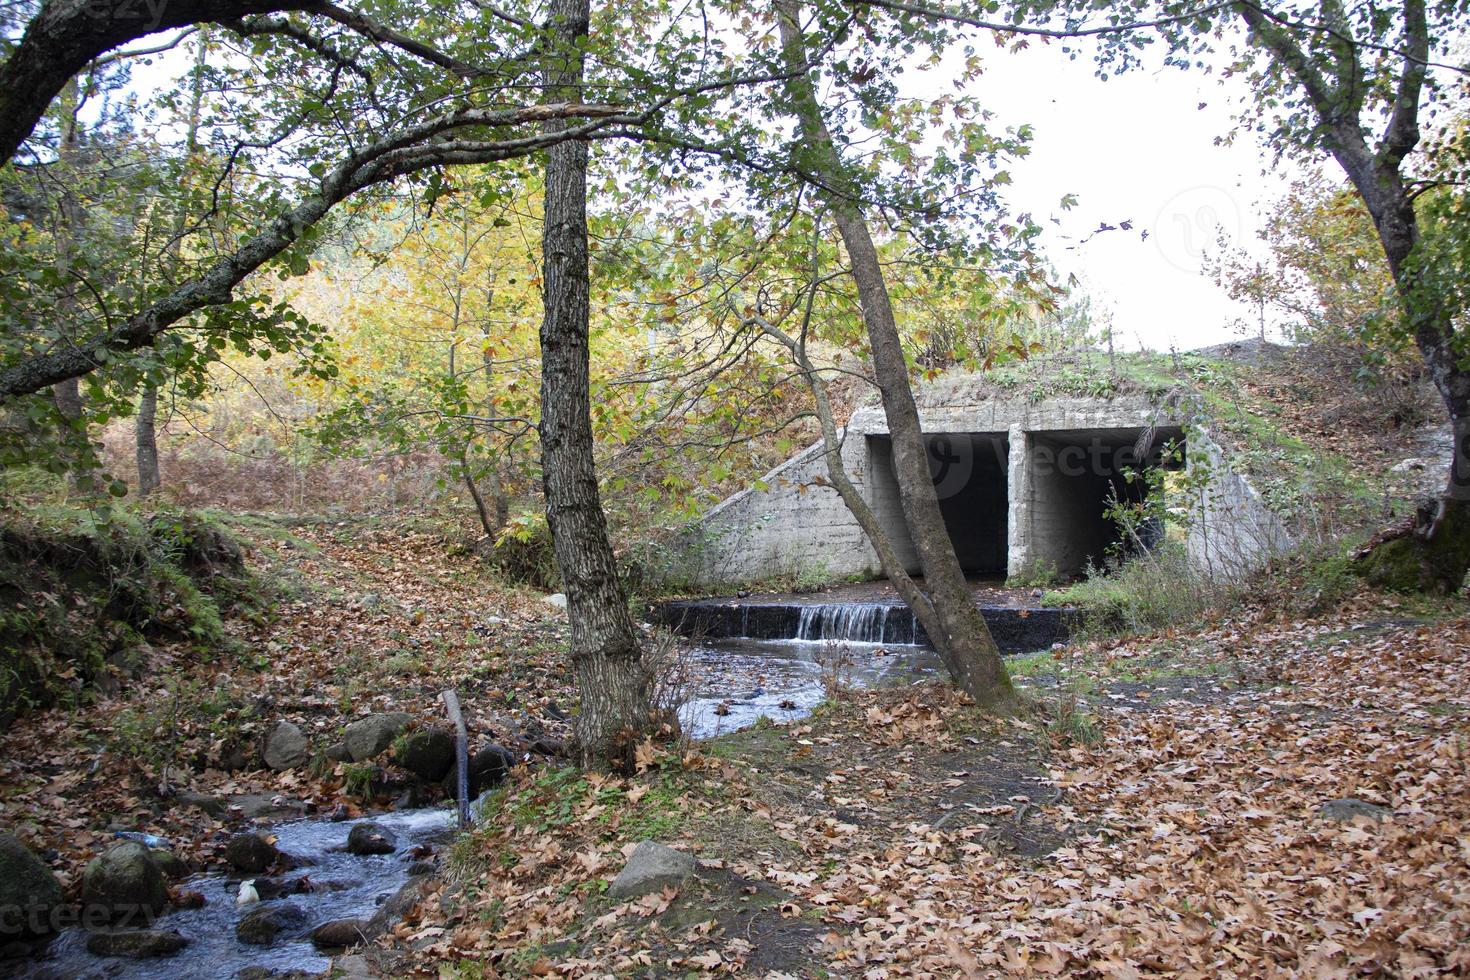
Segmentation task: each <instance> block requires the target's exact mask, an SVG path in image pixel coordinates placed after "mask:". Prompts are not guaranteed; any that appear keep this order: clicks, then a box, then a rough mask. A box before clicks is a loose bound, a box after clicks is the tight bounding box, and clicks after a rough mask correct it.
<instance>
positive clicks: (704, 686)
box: [679, 640, 940, 739]
mask: <svg viewBox="0 0 1470 980" xmlns="http://www.w3.org/2000/svg"><path fill="white" fill-rule="evenodd" d="M686 658H687V665H688V668H689V673H690V680H691V682H692V683H691V689H692V690H693V691H694V693H695V695H696V696H695V697H694V698H693V699H691V700H689V701H687V702H686V703H685V704H684V706H683V707H682V708H681V709H680V711H679V722H680V725H681V726H682V728H683V730H684V732H685V734H687V735H689V736H690V737H691V738H696V739H703V738H713V737H714V736H716V735H721V734H724V733H726V732H733V731H737V730H739V729H741V728H746V727H749V726H750V725H753V724H755V722H756V721H757V720H758V719H759V718H761V717H762V716H764V717H766V718H769V719H771V720H772V721H775V722H787V721H794V720H796V719H798V718H803V717H805V716H806V715H809V714H811V711H812V709H813V708H815V707H816V706H817V705H819V704H821V703H822V701H824V700H826V698H827V696H828V689H827V688H828V685H829V684H834V683H835V684H841V685H844V686H848V687H884V686H893V685H899V684H907V683H912V682H913V681H915V680H917V679H919V678H922V677H927V676H932V675H933V674H934V673H935V672H936V671H937V670H939V669H940V663H939V660H938V655H937V654H936V653H935V652H934V651H933V650H932V649H930V648H928V647H914V646H899V647H897V648H896V649H894V650H891V651H890V650H887V649H885V648H882V647H878V646H875V645H873V644H871V643H862V644H851V643H843V642H838V641H826V642H820V641H802V640H766V641H761V640H723V641H720V642H718V643H710V644H704V645H701V646H698V647H694V648H691V649H690V650H688V651H687V652H686Z"/></svg>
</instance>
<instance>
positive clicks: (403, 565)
mask: <svg viewBox="0 0 1470 980" xmlns="http://www.w3.org/2000/svg"><path fill="white" fill-rule="evenodd" d="M245 530H246V532H247V534H248V535H249V536H250V537H251V538H252V539H253V541H254V545H255V554H254V556H253V558H252V561H253V562H254V563H255V564H257V565H259V566H261V567H264V568H266V569H269V570H270V574H271V576H272V577H273V579H274V581H275V583H276V585H277V587H279V588H281V589H282V590H283V593H284V595H285V598H284V599H283V600H282V601H281V602H280V603H279V605H278V607H277V609H276V611H275V613H274V615H273V617H272V618H271V619H270V620H269V621H268V622H264V623H255V624H251V623H243V622H235V623H231V624H229V628H230V630H231V632H232V634H233V635H234V637H235V639H236V640H238V641H239V642H238V647H239V651H243V652H237V653H236V654H232V655H230V656H229V657H224V656H222V657H221V658H220V660H219V661H218V662H213V663H198V662H196V661H193V660H186V659H185V658H184V655H183V654H182V653H181V652H179V651H174V650H171V649H168V648H159V649H156V650H155V651H154V654H153V655H154V664H153V667H154V672H153V673H152V674H151V675H149V677H148V679H147V680H146V681H137V682H134V683H133V684H132V685H131V686H128V687H125V688H124V689H123V690H122V691H121V692H120V693H119V694H118V695H117V696H115V697H112V698H109V699H104V700H102V701H100V702H99V703H97V704H96V705H93V706H91V707H89V708H87V709H85V710H82V711H69V710H65V709H53V710H51V711H48V712H42V713H38V714H34V715H31V716H29V717H26V718H23V719H21V720H20V721H19V722H17V724H16V725H15V726H14V727H13V728H12V729H11V730H10V731H8V732H7V733H5V734H4V735H3V737H0V738H3V741H0V823H3V824H5V825H7V826H11V827H14V828H15V829H16V831H17V833H18V834H19V835H20V836H22V837H23V838H24V839H26V840H27V841H28V842H29V843H31V844H32V845H33V846H35V847H36V848H37V850H38V851H41V852H43V853H45V854H46V856H47V858H48V860H49V863H51V865H52V866H53V868H55V869H56V870H58V871H60V872H62V873H63V874H64V875H65V876H66V878H67V880H68V881H69V882H71V883H72V884H73V885H74V884H75V882H76V880H77V878H78V876H79V867H80V865H81V863H82V862H83V861H85V860H86V859H88V858H89V857H91V856H93V855H95V854H96V853H97V852H98V851H99V850H100V849H102V848H103V847H105V846H106V844H107V843H109V842H110V841H111V837H112V831H113V830H114V829H117V828H126V829H133V830H145V831H150V832H153V833H158V834H160V835H162V836H166V837H169V838H170V839H171V840H172V841H173V842H174V844H175V848H176V850H177V851H179V852H180V854H181V856H183V857H185V858H186V859H187V860H189V861H190V862H192V863H193V864H194V866H196V867H199V868H203V867H206V866H209V865H211V864H212V863H214V862H215V861H216V860H217V850H218V848H219V847H220V845H221V844H222V842H223V840H224V839H225V838H226V836H227V833H228V831H229V829H230V828H232V827H233V826H236V825H238V822H239V819H240V813H239V812H238V811H237V812H231V811H229V810H225V811H224V812H222V813H219V814H218V815H217V816H205V815H204V814H203V813H201V811H200V810H199V809H198V808H197V807H196V806H194V805H187V803H186V798H185V796H184V794H185V793H193V794H200V795H201V796H204V797H208V798H210V799H213V800H219V801H223V802H225V803H226V804H230V803H233V804H234V805H236V806H238V807H241V808H242V809H248V810H249V811H250V812H254V813H260V814H261V815H262V818H263V819H270V818H271V815H272V814H273V813H274V814H279V815H282V816H284V815H288V814H292V813H300V812H314V811H315V812H325V811H327V810H329V809H331V808H332V807H335V806H336V805H338V804H339V803H342V802H347V803H349V805H351V806H352V807H353V808H354V809H357V808H368V807H373V806H381V805H383V804H385V803H386V802H387V801H388V799H390V798H391V793H392V791H393V787H392V785H391V780H389V781H388V783H387V784H385V785H384V786H382V787H380V790H379V794H380V795H379V796H378V797H377V798H376V799H375V800H363V799H361V798H358V797H353V796H351V795H350V794H349V793H348V787H347V785H346V778H345V777H346V775H347V774H346V773H344V771H343V767H342V766H341V765H337V766H335V767H334V766H331V765H316V766H314V767H312V768H311V769H310V770H292V771H288V772H283V773H277V772H272V771H270V770H267V769H260V768H231V764H230V758H229V757H230V756H231V754H232V753H233V754H238V752H239V750H240V748H241V746H244V745H248V744H251V743H252V742H253V741H255V740H258V739H259V738H260V737H261V736H263V734H264V733H265V731H267V730H268V728H269V726H270V725H271V724H274V723H275V722H276V721H277V720H278V719H281V718H286V719H290V720H293V721H295V722H296V723H298V724H299V725H301V726H302V728H303V729H304V730H305V731H306V732H307V733H308V734H309V736H310V737H311V738H312V740H313V742H314V743H316V744H323V743H325V742H326V741H328V740H330V739H331V737H332V734H333V733H334V732H336V731H337V730H338V729H339V728H340V726H341V725H342V724H344V723H345V722H347V721H349V720H351V719H352V718H353V717H355V716H357V715H359V714H361V713H363V712H366V711H383V710H404V711H409V712H411V713H413V714H414V715H415V716H416V717H418V718H423V719H432V718H435V717H438V716H440V715H441V714H442V712H441V710H440V709H439V707H438V705H437V704H436V703H435V699H436V698H437V696H438V693H439V691H440V690H442V689H444V688H446V687H451V686H452V687H456V688H457V689H458V690H459V691H460V694H461V697H462V698H463V700H464V701H465V704H466V707H467V709H468V712H469V716H470V717H469V719H468V720H469V723H470V727H471V728H472V730H474V732H475V733H476V734H477V735H480V736H483V737H488V738H494V739H497V740H501V741H503V742H506V743H508V744H512V745H515V746H516V747H517V748H518V749H524V750H530V749H533V748H534V747H535V746H537V745H538V744H539V745H541V746H542V747H543V748H546V749H547V751H546V753H545V757H543V758H539V759H538V761H537V763H536V764H535V765H528V766H523V767H521V768H519V769H517V770H516V771H515V772H514V773H513V775H512V777H511V778H510V779H509V780H508V781H507V783H506V784H505V786H504V787H503V788H502V790H501V791H499V792H498V793H497V794H496V796H494V797H493V798H492V799H491V801H490V803H489V805H487V807H486V808H485V810H486V821H485V823H484V825H483V826H482V827H481V828H480V829H479V830H477V831H476V832H475V833H474V834H472V835H469V836H467V837H465V838H463V839H462V840H461V841H459V842H458V843H457V844H455V845H454V846H453V847H452V848H451V849H449V850H448V852H447V853H446V854H445V855H444V856H443V863H442V866H441V875H442V876H441V878H440V880H439V881H438V882H437V883H436V884H435V885H433V886H432V887H431V888H429V889H428V890H426V892H425V895H424V900H423V901H421V902H420V904H419V906H418V908H417V910H416V911H415V912H414V913H413V914H411V915H410V917H409V918H408V919H407V920H406V921H405V922H404V923H403V924H402V925H400V926H399V927H398V928H397V929H396V930H395V931H394V932H393V933H392V934H391V935H390V936H389V937H387V938H385V939H384V940H382V941H381V943H382V945H383V946H384V948H382V949H381V950H379V951H378V952H377V953H375V954H374V956H375V957H376V960H375V961H376V962H377V963H378V964H379V965H380V969H381V970H382V971H383V972H384V973H385V974H387V975H395V976H398V975H410V974H420V973H421V974H423V975H429V976H447V977H454V976H463V977H480V976H501V975H604V974H619V975H647V974H655V975H671V974H685V973H688V972H694V971H708V972H715V971H723V972H729V973H744V974H748V975H757V976H765V975H789V976H804V977H805V976H828V975H840V976H864V977H883V976H897V975H933V976H950V975H955V974H956V973H961V972H969V973H994V974H1004V973H1018V972H1019V973H1038V974H1056V975H1091V974H1096V975H1117V976H1134V975H1144V974H1155V973H1172V974H1178V975H1182V976H1201V977H1203V976H1211V977H1214V976H1232V975H1233V976H1260V975H1268V974H1273V973H1285V972H1298V973H1306V974H1310V975H1321V976H1331V975H1343V976H1347V975H1359V974H1364V973H1386V974H1391V975H1404V976H1418V975H1430V974H1436V973H1453V972H1470V843H1467V842H1470V741H1467V740H1470V619H1467V618H1466V610H1465V606H1464V604H1463V603H1462V602H1460V601H1459V600H1453V601H1443V602H1441V603H1439V604H1438V605H1434V604H1425V603H1414V604H1406V603H1405V602H1403V601H1402V600H1397V599H1393V598H1390V597H1385V596H1379V595H1374V594H1366V593H1364V594H1359V595H1358V596H1356V597H1354V598H1352V599H1350V600H1348V601H1347V602H1345V603H1342V604H1339V605H1337V606H1336V607H1334V608H1333V610H1332V611H1331V612H1328V613H1321V614H1317V615H1314V616H1306V617H1292V616H1286V615H1283V614H1280V613H1276V612H1272V611H1270V610H1269V608H1267V607H1268V606H1270V605H1273V604H1271V603H1263V604H1262V608H1259V609H1246V610H1244V611H1240V612H1238V613H1237V614H1236V615H1235V616H1234V617H1233V618H1232V619H1230V620H1227V621H1224V622H1220V623H1216V624H1213V625H1210V626H1207V627H1200V628H1197V629H1193V630H1189V631H1183V630H1181V631H1174V632H1170V633H1165V634H1160V635H1157V636H1150V637H1142V638H1133V639H1129V640H1127V641H1096V642H1092V643H1087V644H1081V645H1078V646H1074V647H1072V648H1069V649H1068V650H1064V651H1057V652H1055V653H1047V654H1041V655H1036V656H1033V657H1030V658H1023V659H1018V660H1015V661H1013V668H1014V671H1015V673H1016V674H1017V679H1018V681H1019V683H1020V684H1021V685H1022V686H1023V687H1024V689H1025V691H1026V706H1025V707H1024V708H1023V710H1022V711H1020V712H1018V713H1017V715H1016V716H1014V717H1011V718H1007V719H995V718H988V717H985V716H982V715H981V714H980V713H978V712H977V711H976V710H975V709H974V708H973V707H970V706H968V705H967V704H965V703H963V701H962V700H961V699H958V698H956V697H955V696H953V695H952V694H951V693H949V692H948V690H947V689H946V688H945V687H943V686H941V685H937V684H930V685H925V686H921V687H915V688H907V689H903V690H888V691H853V690H847V689H843V688H840V687H836V688H834V690H833V691H832V696H831V698H830V699H829V701H828V702H827V703H826V704H824V705H823V706H822V707H821V708H820V709H819V710H818V711H817V713H816V714H815V715H814V716H812V717H811V718H809V719H806V720H804V721H802V722H798V723H794V724H791V725H787V726H784V727H778V726H775V725H766V724H761V725H758V726H756V727H755V728H752V729H747V730H745V731H743V732H738V733H735V734H733V735H727V736H724V737H722V738H720V739H717V740H713V741H709V742H702V743H696V744H684V745H676V746H665V747H654V746H649V747H648V748H647V749H646V750H645V751H644V752H643V753H641V756H640V761H641V763H642V766H641V768H642V771H640V772H639V773H638V774H637V775H635V776H631V777H628V778H626V779H620V778H611V777H607V778H604V777H597V776H587V775H584V774H581V773H579V772H577V771H576V770H573V769H570V768H563V767H561V766H559V765H558V764H557V763H556V761H555V760H554V759H553V758H551V757H550V755H551V751H550V750H551V749H553V748H554V746H555V743H556V742H557V741H558V740H559V739H560V738H562V737H563V736H564V735H565V732H566V723H565V721H564V719H563V717H562V716H563V715H564V712H563V711H562V710H561V709H562V708H563V707H566V708H570V707H571V706H572V705H573V703H574V694H573V691H572V688H571V684H570V680H571V679H570V677H569V675H568V673H567V669H566V664H565V662H564V657H563V655H562V652H561V651H562V650H563V645H564V642H565V632H566V627H565V622H564V619H563V614H562V613H560V611H558V610H556V609H554V608H553V607H551V606H549V605H547V604H546V603H545V602H544V601H543V600H542V597H541V596H540V595H539V594H537V593H534V592H531V591H528V590H520V589H514V588H508V587H506V586H504V585H503V584H501V583H499V582H498V581H497V580H496V579H495V578H494V577H493V576H492V575H490V574H488V573H487V572H485V571H484V570H483V569H482V568H481V567H480V566H479V564H478V563H477V562H476V561H475V559H473V558H472V557H471V556H468V555H459V554H455V553H453V549H452V548H451V547H449V545H448V543H447V541H446V539H445V538H444V537H443V536H442V535H440V534H436V533H434V532H432V531H425V530H414V529H412V528H410V529H405V528H403V527H396V526H379V525H375V524H373V523H371V522H361V521H354V522H344V523H340V524H334V523H309V524H298V525H295V526H292V527H289V528H284V527H283V526H282V525H280V524H278V523H272V522H266V521H260V522H256V523H254V524H252V525H250V526H249V527H246V528H245ZM235 761H238V759H237V760H235ZM165 764H167V766H168V783H169V784H170V789H171V790H173V791H175V792H174V793H173V795H171V796H170V795H167V794H163V795H161V794H160V793H159V784H160V783H161V782H163V781H164V769H163V767H164V765H165ZM180 791H182V792H180ZM1344 800H1355V801H1359V802H1356V803H1353V802H1342V801H1344ZM1324 806H1325V810H1324ZM1339 818H1341V819H1339ZM644 839H654V840H657V841H659V842H660V843H663V844H667V845H670V846H673V847H677V848H681V849H684V850H686V851H689V852H691V853H693V854H694V855H695V856H696V857H697V858H698V859H699V861H700V867H699V871H698V873H697V876H696V877H695V878H692V879H690V880H689V881H688V882H686V883H685V885H684V886H683V887H682V888H679V889H674V888H669V889H666V890H665V891H663V892H660V893H654V894H652V895H648V896H644V897H643V898H640V899H637V900H634V901H627V902H616V901H613V900H612V899H610V898H609V897H607V895H606V894H605V893H606V890H607V887H608V884H609V882H610V881H611V880H612V879H613V878H614V877H615V876H616V874H617V873H618V871H619V870H620V869H621V867H622V865H623V863H624V855H625V853H626V852H627V851H628V850H630V849H631V847H632V845H633V844H635V843H637V842H638V841H640V840H644Z"/></svg>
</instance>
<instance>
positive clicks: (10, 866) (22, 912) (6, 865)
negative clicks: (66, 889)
mask: <svg viewBox="0 0 1470 980" xmlns="http://www.w3.org/2000/svg"><path fill="white" fill-rule="evenodd" d="M61 902H62V894H61V885H60V883H58V882H57V880H56V876H55V875H54V874H52V873H51V869H50V868H48V867H46V865H45V864H44V863H42V861H41V859H40V858H38V857H36V855H34V854H32V853H31V850H30V848H28V847H26V846H25V845H24V844H22V843H21V842H20V841H19V840H17V839H16V838H15V837H13V836H11V835H10V834H8V833H6V832H5V831H3V830H0V925H4V926H5V927H6V929H5V934H4V935H3V936H0V938H3V939H7V940H8V939H12V938H15V935H16V933H12V932H11V931H10V928H9V927H10V926H11V925H12V924H15V925H17V926H18V934H19V935H20V936H21V937H39V936H49V935H51V934H52V933H53V932H55V931H56V924H57V923H56V921H55V919H56V914H57V911H58V910H59V909H60V908H61Z"/></svg>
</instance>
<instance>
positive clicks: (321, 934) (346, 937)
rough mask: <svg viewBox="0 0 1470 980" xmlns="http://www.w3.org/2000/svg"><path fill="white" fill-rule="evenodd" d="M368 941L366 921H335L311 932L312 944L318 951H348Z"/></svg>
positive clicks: (324, 923)
mask: <svg viewBox="0 0 1470 980" xmlns="http://www.w3.org/2000/svg"><path fill="white" fill-rule="evenodd" d="M366 940H367V922H366V920H364V919H333V920H332V921H331V922H323V923H322V924H321V925H319V926H317V927H316V928H315V929H313V930H311V943H312V945H313V946H316V947H317V948H318V949H346V948H347V947H348V946H356V945H357V944H358V943H361V942H365V941H366Z"/></svg>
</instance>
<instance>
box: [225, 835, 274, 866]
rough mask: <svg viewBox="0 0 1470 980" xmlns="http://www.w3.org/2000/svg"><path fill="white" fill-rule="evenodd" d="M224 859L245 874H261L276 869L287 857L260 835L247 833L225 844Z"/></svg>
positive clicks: (232, 838) (234, 837)
mask: <svg viewBox="0 0 1470 980" xmlns="http://www.w3.org/2000/svg"><path fill="white" fill-rule="evenodd" d="M223 854H224V859H225V860H226V861H228V862H229V864H230V867H232V868H234V869H235V870H236V871H243V872H244V873H245V874H248V875H254V874H260V873H261V872H263V871H267V870H269V869H270V868H272V867H274V866H275V865H276V863H277V862H279V861H280V860H281V859H282V858H283V857H284V856H285V855H283V854H282V853H281V852H280V851H278V850H276V846H275V845H274V844H272V843H271V842H270V841H268V840H266V839H265V838H264V837H262V836H261V835H260V834H257V833H254V832H250V831H247V832H245V833H243V834H236V835H235V836H233V837H231V838H230V839H229V840H228V841H226V842H225V849H224V852H223Z"/></svg>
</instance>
